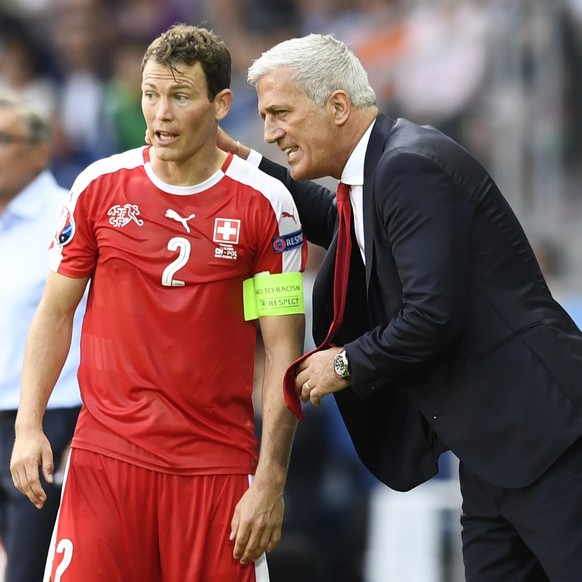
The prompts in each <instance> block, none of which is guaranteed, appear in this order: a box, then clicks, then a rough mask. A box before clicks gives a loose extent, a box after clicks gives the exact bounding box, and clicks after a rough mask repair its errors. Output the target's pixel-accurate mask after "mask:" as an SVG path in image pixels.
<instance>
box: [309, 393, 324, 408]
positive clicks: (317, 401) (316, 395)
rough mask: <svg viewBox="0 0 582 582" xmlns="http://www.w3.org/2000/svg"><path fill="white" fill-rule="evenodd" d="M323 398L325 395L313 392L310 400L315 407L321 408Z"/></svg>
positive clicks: (310, 394)
mask: <svg viewBox="0 0 582 582" xmlns="http://www.w3.org/2000/svg"><path fill="white" fill-rule="evenodd" d="M322 398H323V394H319V393H318V392H316V391H315V390H312V391H311V392H310V393H309V400H310V401H311V404H313V406H319V404H320V401H321V399H322Z"/></svg>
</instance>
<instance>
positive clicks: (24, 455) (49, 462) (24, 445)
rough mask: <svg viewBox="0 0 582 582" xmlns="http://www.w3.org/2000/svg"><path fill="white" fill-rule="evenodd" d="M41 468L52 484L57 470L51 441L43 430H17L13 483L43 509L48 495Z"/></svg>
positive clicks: (12, 471)
mask: <svg viewBox="0 0 582 582" xmlns="http://www.w3.org/2000/svg"><path fill="white" fill-rule="evenodd" d="M39 467H42V474H43V477H44V478H45V479H46V481H47V482H48V483H52V482H53V476H54V471H55V468H54V463H53V453H52V450H51V445H50V443H49V440H48V439H47V437H46V435H45V434H44V432H43V431H42V430H41V429H20V430H17V431H16V440H15V442H14V448H13V450H12V458H11V460H10V473H11V474H12V481H13V482H14V486H15V487H16V488H17V489H18V490H19V491H20V492H21V493H24V495H26V496H27V497H28V499H30V501H31V502H32V503H33V505H35V506H36V507H37V508H38V509H41V508H42V506H43V505H44V502H45V501H46V493H45V491H44V489H43V487H42V484H41V482H40V473H39Z"/></svg>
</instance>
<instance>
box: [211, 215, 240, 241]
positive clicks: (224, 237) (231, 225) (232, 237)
mask: <svg viewBox="0 0 582 582" xmlns="http://www.w3.org/2000/svg"><path fill="white" fill-rule="evenodd" d="M239 234H240V220H237V219H235V218H216V219H214V237H213V240H214V242H217V243H227V244H231V245H236V244H238V237H239Z"/></svg>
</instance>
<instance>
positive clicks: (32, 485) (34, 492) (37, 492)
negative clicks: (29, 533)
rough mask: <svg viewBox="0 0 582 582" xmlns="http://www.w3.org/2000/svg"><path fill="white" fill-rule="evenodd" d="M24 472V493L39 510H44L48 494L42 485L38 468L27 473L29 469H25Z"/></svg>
mask: <svg viewBox="0 0 582 582" xmlns="http://www.w3.org/2000/svg"><path fill="white" fill-rule="evenodd" d="M24 472H25V476H24V487H23V489H22V492H23V493H24V494H25V495H26V496H27V497H28V499H29V500H30V502H31V503H32V504H33V505H34V506H35V507H36V508H37V509H42V506H43V505H44V502H45V501H46V493H45V490H44V489H43V487H42V485H41V483H40V478H39V474H38V468H35V469H32V470H29V471H27V468H26V467H24Z"/></svg>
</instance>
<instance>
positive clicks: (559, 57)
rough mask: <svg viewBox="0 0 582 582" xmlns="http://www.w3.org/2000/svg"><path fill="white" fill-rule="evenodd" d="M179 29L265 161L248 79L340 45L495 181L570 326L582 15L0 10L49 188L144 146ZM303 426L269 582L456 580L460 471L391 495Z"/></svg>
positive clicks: (93, 6) (581, 273)
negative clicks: (148, 58)
mask: <svg viewBox="0 0 582 582" xmlns="http://www.w3.org/2000/svg"><path fill="white" fill-rule="evenodd" d="M177 21H182V22H188V23H190V24H198V25H204V26H206V27H207V28H211V29H213V30H214V31H215V32H217V33H218V34H220V35H221V36H222V38H223V39H224V40H225V42H226V44H227V46H228V47H229V49H230V51H231V53H232V56H233V66H234V76H233V84H232V87H233V90H234V92H235V100H234V105H233V108H232V110H231V113H230V114H229V116H228V118H227V120H226V122H225V123H224V127H225V129H226V130H227V131H228V132H230V133H231V134H232V135H233V136H235V138H237V139H239V140H240V141H242V142H244V143H246V144H248V145H250V146H252V147H254V148H255V149H257V150H259V151H261V152H262V153H264V154H266V155H269V156H271V157H275V158H277V157H278V156H279V155H280V154H279V153H278V151H277V150H276V148H274V147H272V146H266V145H265V144H264V142H263V139H262V124H261V121H260V118H259V117H258V114H257V111H256V107H257V105H256V95H255V92H254V90H251V89H249V88H248V87H247V84H246V70H247V68H248V66H249V65H250V63H251V62H252V60H253V59H255V58H256V57H258V56H259V55H260V54H261V52H262V51H264V50H266V49H268V48H269V47H270V46H272V45H273V44H274V43H276V42H278V41H280V40H283V39H286V38H289V37H292V36H300V35H303V34H307V33H310V32H320V33H332V34H334V35H335V36H337V37H338V38H340V39H342V40H344V41H345V42H347V43H348V44H349V45H350V47H351V48H352V49H353V50H354V52H355V53H356V54H357V55H358V56H359V58H360V60H361V61H362V63H363V64H364V66H365V67H366V69H367V70H368V73H369V76H370V80H371V83H372V85H373V87H374V88H375V90H376V92H377V95H378V100H379V105H380V108H381V110H382V111H383V112H385V113H388V114H390V115H393V116H404V117H407V118H409V119H411V120H412V121H415V122H417V123H422V124H431V125H434V126H436V127H437V128H439V129H442V130H443V131H444V132H445V133H448V134H449V135H450V136H451V137H453V138H455V139H456V140H457V141H459V142H460V143H461V144H463V145H464V146H466V147H467V148H468V149H469V150H471V151H472V152H473V153H474V154H476V155H477V157H478V158H479V159H480V160H481V161H482V162H483V163H484V164H485V165H486V166H487V167H488V168H489V169H490V171H491V172H492V174H493V176H494V177H495V179H496V180H497V182H498V184H499V185H500V187H501V189H502V191H503V192H504V193H505V194H506V196H507V198H508V200H509V202H510V204H511V205H512V206H513V208H514V210H515V211H516V213H517V214H518V216H519V217H520V219H521V221H522V223H523V225H524V227H525V229H526V232H527V234H528V236H529V238H530V240H531V242H532V244H533V246H534V248H535V250H536V252H537V254H538V257H539V258H540V261H541V263H542V267H543V269H544V271H545V274H546V276H547V278H548V282H549V284H550V288H551V289H552V290H553V292H554V294H555V296H556V297H557V298H558V299H559V300H560V301H561V302H562V303H563V305H564V307H565V308H566V309H567V310H568V311H570V313H571V314H572V316H573V317H574V319H575V320H576V321H577V322H578V324H579V325H582V190H581V185H582V158H581V156H582V95H581V93H580V92H581V89H582V0H0V88H9V89H12V90H16V91H19V92H21V93H22V94H23V96H24V97H25V98H26V99H29V100H31V101H32V102H34V103H36V104H37V105H39V106H40V107H41V108H42V109H43V111H45V112H46V113H47V114H48V115H49V116H50V117H51V119H52V120H53V123H54V131H55V136H56V138H57V139H56V148H55V155H54V161H53V170H54V172H55V175H56V177H57V179H58V181H59V182H60V183H61V185H63V186H65V187H69V186H71V184H72V182H73V180H74V178H75V176H76V175H77V173H78V172H79V171H80V170H82V169H83V168H84V167H85V166H86V165H87V164H89V163H90V162H92V161H94V160H95V159H98V158H100V157H103V156H106V155H109V154H112V153H115V152H117V151H121V150H125V149H129V148H132V147H136V146H139V145H142V144H143V136H144V130H145V124H144V122H143V120H142V116H141V109H140V97H141V93H140V80H141V75H140V64H141V58H142V55H143V52H144V50H145V48H146V46H147V45H148V44H149V43H150V42H151V40H152V39H153V38H154V37H155V36H157V35H158V34H159V33H160V32H162V31H163V30H164V29H166V28H167V27H168V26H169V25H171V24H173V23H174V22H177ZM1 171H2V169H1V168H0V172H1ZM312 251H313V252H312V253H311V259H310V265H309V271H308V278H307V279H308V283H309V282H310V280H311V277H312V276H313V274H314V273H315V271H316V270H317V267H318V264H319V259H320V258H321V253H320V251H319V250H318V249H316V248H313V249H312ZM308 315H309V314H308ZM310 344H311V342H310V335H308V338H307V339H306V347H310ZM258 357H259V358H260V357H261V354H260V348H259V350H258ZM257 382H260V378H257ZM306 414H307V418H306V422H305V424H304V425H302V426H301V427H300V428H299V430H298V433H297V439H296V443H295V447H294V453H293V458H292V465H291V471H290V476H289V486H288V494H287V511H286V522H285V530H284V538H283V542H282V543H281V546H280V547H279V549H278V550H276V551H275V552H273V553H272V554H271V555H270V563H271V579H272V582H286V581H290V580H293V581H296V580H302V581H303V582H309V581H314V582H332V581H333V582H363V581H366V582H387V581H392V580H393V581H395V582H408V581H410V582H417V581H418V582H457V581H458V580H462V568H461V563H460V555H459V545H460V540H459V525H458V521H459V519H458V518H459V511H460V509H459V507H460V501H459V494H458V489H457V485H456V475H455V472H456V462H455V459H453V458H450V457H448V456H446V455H445V457H444V458H443V463H442V471H441V474H440V475H439V477H437V478H435V479H433V480H432V481H431V482H429V483H427V484H425V485H423V486H422V487H420V488H418V489H416V490H415V491H413V492H411V493H407V494H396V493H394V492H391V491H390V490H388V489H387V488H386V487H383V486H380V485H378V484H377V483H375V482H374V481H373V480H372V478H371V477H370V476H369V475H368V474H367V473H366V472H365V471H364V470H363V469H362V467H361V465H360V464H359V462H358V461H357V459H356V458H355V455H354V452H353V449H352V447H351V444H350V442H349V438H348V437H347V435H346V434H345V430H344V428H343V425H342V423H341V421H340V420H339V418H338V415H337V411H336V409H335V404H334V403H333V401H332V400H331V399H329V401H323V403H322V406H321V407H320V408H319V409H313V408H309V409H306ZM259 421H260V419H259ZM23 559H26V557H23Z"/></svg>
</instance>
